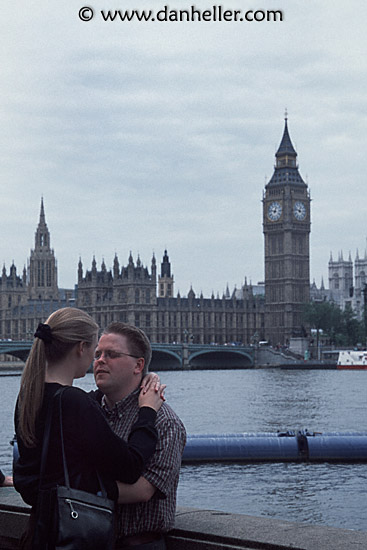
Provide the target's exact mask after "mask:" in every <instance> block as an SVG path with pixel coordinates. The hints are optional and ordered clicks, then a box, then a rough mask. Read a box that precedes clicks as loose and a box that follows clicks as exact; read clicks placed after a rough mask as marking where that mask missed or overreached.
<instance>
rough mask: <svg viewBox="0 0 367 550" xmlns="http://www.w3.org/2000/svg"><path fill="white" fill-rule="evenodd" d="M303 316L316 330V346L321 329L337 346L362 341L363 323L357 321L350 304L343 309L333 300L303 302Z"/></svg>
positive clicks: (353, 344)
mask: <svg viewBox="0 0 367 550" xmlns="http://www.w3.org/2000/svg"><path fill="white" fill-rule="evenodd" d="M303 318H304V321H305V322H306V323H307V324H308V325H309V326H310V327H311V328H313V329H315V330H316V345H317V348H318V347H319V338H320V331H321V330H322V332H323V334H324V335H325V336H327V337H328V338H329V339H330V341H331V342H332V343H333V344H336V345H339V346H355V345H356V344H357V343H358V342H361V341H362V337H363V330H364V324H363V322H361V321H358V319H357V318H356V316H355V313H354V312H353V310H352V308H351V306H350V305H347V306H346V308H345V310H344V311H343V310H341V309H340V308H339V307H338V306H337V305H336V304H334V303H333V302H326V301H324V302H309V303H307V304H304V308H303Z"/></svg>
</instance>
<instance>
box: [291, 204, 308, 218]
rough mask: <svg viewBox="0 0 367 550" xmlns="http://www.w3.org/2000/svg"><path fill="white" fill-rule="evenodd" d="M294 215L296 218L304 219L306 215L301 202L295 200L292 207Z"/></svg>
mask: <svg viewBox="0 0 367 550" xmlns="http://www.w3.org/2000/svg"><path fill="white" fill-rule="evenodd" d="M293 213H294V216H295V217H296V218H297V220H304V219H305V217H306V207H305V205H304V204H303V202H300V201H297V202H296V203H295V204H294V207H293Z"/></svg>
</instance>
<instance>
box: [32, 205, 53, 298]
mask: <svg viewBox="0 0 367 550" xmlns="http://www.w3.org/2000/svg"><path fill="white" fill-rule="evenodd" d="M28 274H29V285H28V295H29V298H30V299H31V300H51V299H53V300H58V299H59V290H58V286H57V267H56V259H55V256H54V251H53V249H51V247H50V232H49V230H48V227H47V224H46V218H45V210H44V206H43V198H42V199H41V212H40V219H39V223H38V227H37V230H36V234H35V244H34V250H31V256H30V259H29V265H28Z"/></svg>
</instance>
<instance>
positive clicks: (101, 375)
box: [93, 322, 186, 550]
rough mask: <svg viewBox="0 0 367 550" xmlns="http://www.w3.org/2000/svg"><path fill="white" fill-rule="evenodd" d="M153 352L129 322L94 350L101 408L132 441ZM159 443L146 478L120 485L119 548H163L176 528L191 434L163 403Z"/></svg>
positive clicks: (117, 327) (107, 333) (158, 422)
mask: <svg viewBox="0 0 367 550" xmlns="http://www.w3.org/2000/svg"><path fill="white" fill-rule="evenodd" d="M151 356H152V350H151V346H150V342H149V340H148V338H147V336H146V335H145V333H144V332H143V331H142V330H140V329H138V328H137V327H134V326H132V325H128V324H125V323H120V322H116V323H112V324H111V325H109V326H108V327H107V328H106V329H105V331H104V332H103V334H102V336H101V338H100V340H99V343H98V346H97V348H96V352H95V361H94V366H93V369H94V376H95V380H96V384H97V386H98V388H99V390H101V392H102V393H103V397H102V398H101V405H102V408H103V409H104V411H105V413H106V415H107V418H108V420H109V423H110V425H111V427H112V429H113V430H114V431H115V432H116V433H117V434H118V435H119V436H120V437H122V438H124V439H127V437H128V435H129V433H130V429H131V426H132V425H133V423H134V422H135V421H136V418H137V414H138V395H139V392H140V385H141V380H142V378H143V376H144V375H145V374H146V373H147V372H148V366H149V363H150V360H151ZM156 428H157V430H158V443H157V448H156V451H155V454H154V455H153V458H152V459H151V460H150V462H149V464H148V466H147V469H146V471H145V472H144V473H143V476H142V477H140V479H139V480H138V481H137V482H136V483H135V484H134V485H127V484H123V483H119V488H120V495H121V494H122V496H120V498H119V503H120V504H121V506H119V512H118V526H117V529H118V531H117V542H116V548H130V550H131V547H135V550H138V549H139V550H153V549H154V550H164V549H165V542H164V533H166V532H167V531H169V530H170V529H172V527H173V525H174V520H175V511H176V492H177V485H178V479H179V471H180V466H181V457H182V453H183V450H184V447H185V443H186V430H185V427H184V425H183V423H182V422H181V420H180V419H179V418H178V416H177V415H176V414H175V412H174V411H173V410H172V409H171V408H170V407H169V405H167V404H166V403H163V405H162V406H161V408H160V409H159V411H158V415H157V420H156Z"/></svg>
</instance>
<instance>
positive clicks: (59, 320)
mask: <svg viewBox="0 0 367 550" xmlns="http://www.w3.org/2000/svg"><path fill="white" fill-rule="evenodd" d="M46 325H48V326H49V327H50V335H51V336H50V338H49V339H46V341H45V340H43V339H40V337H37V338H35V340H34V343H33V346H32V348H31V351H30V354H29V357H28V359H27V361H26V364H25V367H24V370H23V374H22V378H21V382H20V391H19V399H18V432H19V435H20V436H21V438H22V440H23V442H24V444H25V445H26V446H27V447H34V446H35V445H36V443H37V440H36V433H35V432H36V417H37V413H38V412H39V410H40V408H41V406H42V401H43V392H44V384H45V376H46V365H47V364H48V363H52V362H54V361H59V360H62V359H63V358H64V357H66V356H67V355H68V353H69V352H70V351H71V349H72V348H73V347H74V346H75V345H76V344H77V343H79V342H86V343H87V344H92V343H93V341H94V339H95V337H96V334H97V331H98V325H97V323H95V321H94V320H93V319H92V317H90V316H89V315H88V314H87V313H85V312H84V311H82V310H80V309H76V308H73V307H66V308H62V309H58V310H57V311H55V312H54V313H52V314H51V315H50V316H49V318H48V319H47V321H46ZM37 333H38V331H37Z"/></svg>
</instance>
